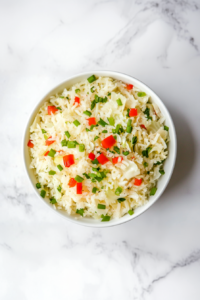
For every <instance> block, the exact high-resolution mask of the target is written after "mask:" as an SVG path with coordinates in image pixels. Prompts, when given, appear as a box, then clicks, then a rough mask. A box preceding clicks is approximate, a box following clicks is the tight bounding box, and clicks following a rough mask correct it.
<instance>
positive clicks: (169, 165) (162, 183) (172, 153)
mask: <svg viewBox="0 0 200 300" xmlns="http://www.w3.org/2000/svg"><path fill="white" fill-rule="evenodd" d="M92 74H95V75H97V76H109V77H112V78H115V79H118V80H122V81H123V82H126V83H130V84H133V85H135V86H137V87H138V88H140V89H141V90H142V91H144V92H146V93H147V94H148V95H150V96H151V99H152V101H153V102H155V103H156V104H157V105H158V106H159V108H160V110H161V112H162V114H163V115H164V117H165V120H166V121H165V124H166V125H167V126H168V127H169V133H170V142H169V145H168V149H169V157H168V158H167V160H166V162H165V163H164V168H165V175H164V176H162V177H160V179H159V180H158V184H157V188H158V190H157V192H156V194H155V195H154V196H151V197H150V198H149V201H148V203H147V204H146V205H144V206H142V207H139V208H137V209H135V211H134V214H133V215H132V216H130V215H129V214H127V215H125V216H123V217H122V218H120V219H113V220H111V221H109V222H100V221H97V220H94V219H91V218H75V217H73V216H70V215H69V214H68V213H67V212H65V211H61V210H55V211H56V212H58V213H59V214H61V215H63V216H64V217H66V218H68V219H69V220H71V221H73V222H75V223H78V224H81V225H85V226H93V227H107V226H113V225H117V224H121V223H124V222H127V221H129V220H131V219H133V218H136V217H137V216H139V215H140V214H141V213H143V212H144V211H145V210H147V209H148V208H149V207H150V206H151V205H152V204H153V203H155V201H156V200H157V199H158V198H159V197H160V195H161V194H162V193H163V191H164V189H165V188H166V186H167V184H168V182H169V180H170V177H171V175H172V172H173V168H174V164H175V159H176V133H175V128H174V124H173V121H172V119H171V116H170V114H169V112H168V110H167V108H166V107H165V105H164V104H163V102H162V101H161V100H160V98H159V97H158V96H157V95H156V94H155V93H154V92H153V91H152V90H151V89H150V88H149V87H148V86H146V85H145V84H144V83H142V82H140V81H139V80H137V79H135V78H133V77H131V76H128V75H125V74H122V73H117V72H112V71H92V72H87V73H83V74H79V75H76V76H74V77H71V78H69V79H67V80H66V81H64V82H63V83H61V84H59V85H58V86H56V87H55V88H54V89H52V90H51V91H50V92H49V93H48V94H46V96H44V97H43V99H42V100H41V101H39V102H38V104H37V105H36V107H35V108H34V109H33V112H32V113H31V115H30V117H29V119H28V122H27V125H26V128H25V133H24V139H23V158H24V164H25V169H26V172H27V175H28V177H29V180H30V182H31V184H32V186H33V188H34V190H35V192H36V194H37V195H38V197H39V198H40V199H41V200H42V201H43V202H45V203H46V204H47V205H48V206H49V207H51V208H53V206H52V205H51V204H50V203H49V200H48V199H43V198H41V197H40V195H39V193H38V190H37V189H36V187H35V184H36V182H37V181H36V178H35V175H34V172H33V170H32V169H30V168H29V165H30V162H31V161H30V155H29V150H28V147H27V142H28V140H29V128H30V126H31V124H32V122H33V120H34V118H35V116H36V114H37V112H38V110H39V108H40V107H41V106H42V104H43V103H44V102H45V101H47V100H49V97H50V96H52V95H54V94H56V93H60V92H62V91H63V89H64V88H69V87H70V86H72V85H73V84H75V83H77V82H79V81H82V80H85V79H87V78H88V77H89V76H90V75H92Z"/></svg>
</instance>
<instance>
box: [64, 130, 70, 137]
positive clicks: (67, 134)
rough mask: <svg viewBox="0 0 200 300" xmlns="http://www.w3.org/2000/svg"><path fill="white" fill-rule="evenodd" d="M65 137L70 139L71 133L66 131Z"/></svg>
mask: <svg viewBox="0 0 200 300" xmlns="http://www.w3.org/2000/svg"><path fill="white" fill-rule="evenodd" d="M65 135H66V137H67V138H68V139H69V138H70V136H71V135H70V133H69V131H65Z"/></svg>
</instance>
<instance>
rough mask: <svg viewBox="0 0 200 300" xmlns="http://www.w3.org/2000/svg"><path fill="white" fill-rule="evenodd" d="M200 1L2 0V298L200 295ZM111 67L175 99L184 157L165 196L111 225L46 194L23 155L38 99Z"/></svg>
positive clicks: (172, 107)
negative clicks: (81, 218)
mask: <svg viewBox="0 0 200 300" xmlns="http://www.w3.org/2000/svg"><path fill="white" fill-rule="evenodd" d="M199 28H200V1H189V0H188V1H187V0H183V1H181V0H161V1H151V0H144V1H140V0H135V1H131V0H126V1H122V0H118V1H114V0H113V1H112V0H111V1H109V0H108V1H98V0H97V1H92V0H85V1H80V0H75V1H61V0H58V1H47V0H44V1H38V0H36V1H34V2H33V1H26V2H25V1H13V0H11V1H1V3H0V33H1V41H0V44H1V47H0V96H1V98H0V120H1V125H2V126H1V128H0V132H1V135H0V136H1V147H0V151H1V153H0V154H1V155H0V169H1V172H0V190H1V193H0V299H2V300H13V299H15V300H18V299H20V300H32V299H34V300H35V299H38V300H40V299H41V300H43V299H48V300H54V299H61V300H62V299H70V300H84V299H87V300H88V299H97V300H98V299H105V300H107V299H116V300H118V299H127V300H140V299H141V300H157V299H158V300H160V299H162V300H165V299H166V300H168V299H182V300H184V299H186V300H187V299H192V300H199V299H200V285H199V277H200V239H199V228H200V218H199V211H200V196H199V195H200V185H199V170H200V159H199V155H198V154H199V148H200V135H199V117H200V104H199V80H200V75H199V74H200V72H199V71H200V55H199V53H200V34H199ZM90 69H97V70H98V69H99V70H101V69H111V70H116V71H120V72H124V73H127V74H130V75H132V76H134V77H136V78H138V79H140V80H141V81H144V82H145V83H146V84H147V85H149V86H150V87H151V88H152V89H153V90H155V92H156V93H158V95H159V96H160V97H161V99H162V100H163V101H164V103H165V105H166V106H167V108H168V109H169V111H170V113H171V115H172V117H173V120H174V123H175V126H176V131H177V138H178V157H177V163H176V168H175V171H174V174H173V176H172V179H171V181H170V183H169V185H168V187H167V189H166V191H165V192H164V194H163V195H162V197H161V198H160V200H159V201H158V202H157V203H156V204H155V205H154V206H153V207H152V208H151V209H150V210H148V211H147V212H145V213H144V214H143V215H142V216H140V217H139V218H137V219H135V220H133V221H132V222H129V223H126V224H123V225H120V226H117V227H113V228H107V229H91V228H84V227H80V226H77V225H74V224H71V223H69V222H67V221H66V220H65V219H63V218H61V217H60V216H59V215H57V214H56V213H55V212H53V211H52V210H50V209H48V208H47V207H46V206H45V205H44V204H43V203H42V202H41V201H39V200H38V199H37V198H36V197H35V195H34V193H33V191H32V189H31V186H30V185H29V182H28V180H27V178H26V175H25V172H24V169H23V163H22V153H21V152H22V145H21V142H22V135H23V130H24V125H25V124H26V120H27V118H28V115H29V114H30V112H31V109H32V108H33V107H34V105H35V103H36V102H37V101H39V99H40V98H41V97H42V96H43V95H44V94H45V93H46V92H47V91H48V90H49V89H50V88H52V87H53V86H55V85H56V84H58V83H59V82H61V81H63V80H65V78H67V77H68V76H71V75H73V74H76V73H77V72H81V71H85V70H90Z"/></svg>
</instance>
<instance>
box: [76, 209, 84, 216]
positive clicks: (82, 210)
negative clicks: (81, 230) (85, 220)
mask: <svg viewBox="0 0 200 300" xmlns="http://www.w3.org/2000/svg"><path fill="white" fill-rule="evenodd" d="M76 214H79V215H81V216H82V217H83V214H84V209H83V208H81V209H77V210H76Z"/></svg>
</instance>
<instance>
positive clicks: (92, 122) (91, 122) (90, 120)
mask: <svg viewBox="0 0 200 300" xmlns="http://www.w3.org/2000/svg"><path fill="white" fill-rule="evenodd" d="M87 120H88V124H89V126H91V125H96V124H97V123H96V119H95V118H89V119H87Z"/></svg>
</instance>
